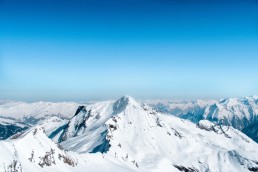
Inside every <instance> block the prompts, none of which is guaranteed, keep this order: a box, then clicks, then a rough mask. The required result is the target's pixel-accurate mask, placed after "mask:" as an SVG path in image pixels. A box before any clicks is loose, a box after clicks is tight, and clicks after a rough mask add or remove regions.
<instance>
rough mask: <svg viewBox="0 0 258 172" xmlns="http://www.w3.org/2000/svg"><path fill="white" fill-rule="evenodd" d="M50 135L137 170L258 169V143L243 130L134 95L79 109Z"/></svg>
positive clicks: (76, 148) (73, 147)
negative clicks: (194, 119) (156, 106)
mask: <svg viewBox="0 0 258 172" xmlns="http://www.w3.org/2000/svg"><path fill="white" fill-rule="evenodd" d="M51 138H52V139H54V140H55V141H57V142H59V143H60V145H61V147H63V148H64V149H65V150H69V151H74V152H77V153H80V154H89V153H91V154H90V155H93V154H95V153H97V152H100V153H104V155H105V157H112V158H114V159H117V161H119V162H124V163H126V164H129V165H130V167H131V168H136V170H138V171H179V170H180V171H187V170H188V171H215V172H219V171H252V170H258V145H257V143H255V142H254V141H252V140H251V139H250V138H248V137H247V136H246V135H244V134H243V133H241V132H240V131H238V130H236V129H234V128H232V127H228V126H222V125H218V124H214V123H211V122H209V121H207V120H201V121H199V122H198V123H197V124H194V123H191V122H190V121H187V120H183V119H180V118H178V117H174V116H170V115H165V114H162V113H160V112H157V111H155V110H153V109H152V108H150V107H149V106H147V105H144V104H139V103H138V102H136V101H135V100H134V99H133V98H131V97H129V96H125V97H122V98H121V99H119V100H117V101H115V102H113V101H106V102H99V103H95V104H92V105H88V106H86V107H85V106H82V107H80V108H79V109H78V111H77V112H76V114H75V115H74V116H73V118H71V120H69V121H68V122H67V124H65V125H63V126H62V127H60V128H58V129H57V130H55V131H54V132H53V133H52V134H51Z"/></svg>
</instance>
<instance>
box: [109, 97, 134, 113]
mask: <svg viewBox="0 0 258 172" xmlns="http://www.w3.org/2000/svg"><path fill="white" fill-rule="evenodd" d="M128 105H134V106H137V105H139V104H138V102H137V101H136V100H134V99H133V98H132V97H130V96H127V95H126V96H123V97H121V98H120V99H118V100H117V101H116V102H115V103H114V105H113V110H114V112H121V111H123V110H124V109H125V108H126V107H127V106H128Z"/></svg>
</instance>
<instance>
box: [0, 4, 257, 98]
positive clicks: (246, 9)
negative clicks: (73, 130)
mask: <svg viewBox="0 0 258 172" xmlns="http://www.w3.org/2000/svg"><path fill="white" fill-rule="evenodd" d="M125 94H127V95H131V96H134V97H136V98H172V99H173V98H187V99H196V98H220V97H232V96H236V97H241V96H248V95H253V94H258V1H255V0H234V1H233V0H223V1H222V0H197V1H191V0H109V1H107V0H91V1H89V0H23V1H21V0H0V99H16V100H26V101H37V100H49V101H59V100H66V101H70V100H71V101H80V100H90V99H97V100H99V99H113V98H118V97H120V96H122V95H125Z"/></svg>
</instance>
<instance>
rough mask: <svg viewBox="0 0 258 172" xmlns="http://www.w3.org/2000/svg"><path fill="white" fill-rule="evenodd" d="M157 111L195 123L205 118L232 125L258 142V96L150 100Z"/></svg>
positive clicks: (150, 103)
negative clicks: (195, 99) (218, 98)
mask: <svg viewBox="0 0 258 172" xmlns="http://www.w3.org/2000/svg"><path fill="white" fill-rule="evenodd" d="M147 102H148V104H149V105H151V106H152V107H154V108H155V109H157V110H158V111H161V112H164V113H168V114H171V115H175V116H178V117H180V118H183V119H189V120H190V121H192V122H194V123H197V122H199V121H200V120H203V119H207V120H209V121H212V122H214V123H218V124H223V125H227V126H232V127H234V128H236V129H239V130H241V131H242V132H244V133H245V134H246V135H248V136H249V137H251V138H252V139H253V140H254V141H256V142H258V96H252V97H244V98H227V99H222V100H219V101H217V100H197V101H167V100H151V101H147Z"/></svg>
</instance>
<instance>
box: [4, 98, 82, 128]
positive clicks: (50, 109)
mask: <svg viewBox="0 0 258 172" xmlns="http://www.w3.org/2000/svg"><path fill="white" fill-rule="evenodd" d="M78 106H79V104H77V103H73V102H59V103H52V102H36V103H25V102H5V103H2V104H0V115H1V116H5V117H11V118H15V119H20V120H21V121H23V122H26V123H31V124H35V123H36V122H37V121H38V120H39V119H41V118H45V117H46V116H54V115H55V116H61V117H63V118H70V117H72V115H73V113H74V112H75V110H76V109H77V107H78Z"/></svg>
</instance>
